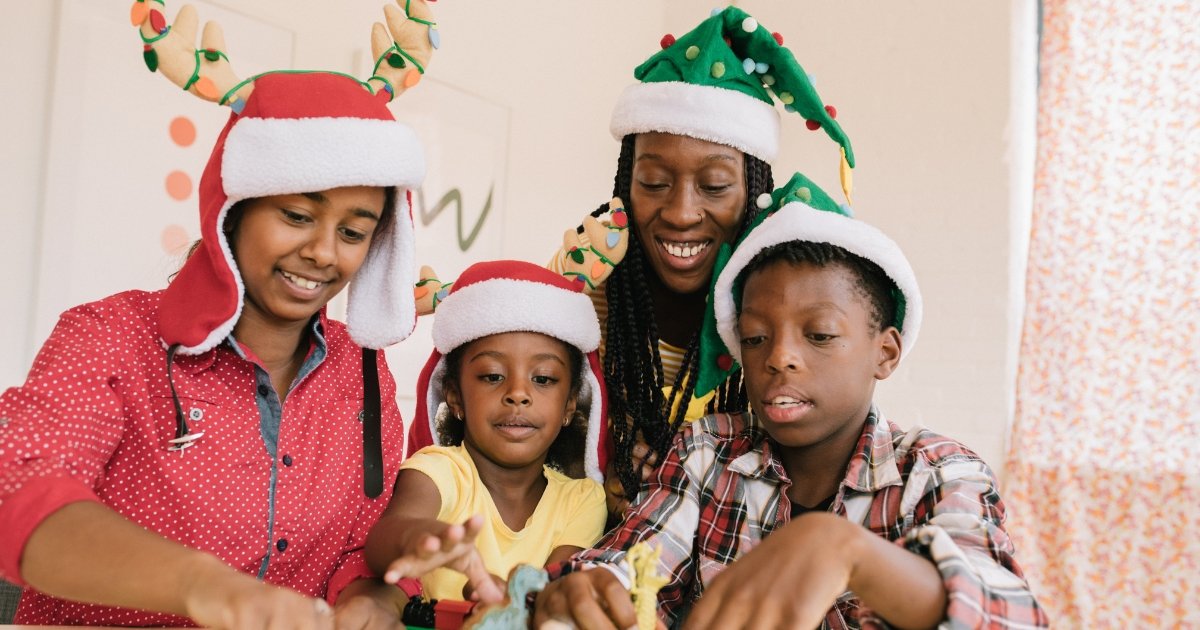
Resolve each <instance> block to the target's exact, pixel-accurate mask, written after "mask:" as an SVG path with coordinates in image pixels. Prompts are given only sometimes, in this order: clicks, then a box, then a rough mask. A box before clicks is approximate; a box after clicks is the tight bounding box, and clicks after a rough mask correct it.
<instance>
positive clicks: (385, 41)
mask: <svg viewBox="0 0 1200 630" xmlns="http://www.w3.org/2000/svg"><path fill="white" fill-rule="evenodd" d="M391 47H392V36H391V35H388V32H387V29H386V28H384V27H383V25H382V24H380V23H379V22H376V23H375V24H374V25H372V26H371V57H372V58H374V59H379V57H380V56H382V55H383V53H385V52H387V49H389V48H391Z"/></svg>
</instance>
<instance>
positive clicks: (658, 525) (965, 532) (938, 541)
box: [552, 409, 1048, 629]
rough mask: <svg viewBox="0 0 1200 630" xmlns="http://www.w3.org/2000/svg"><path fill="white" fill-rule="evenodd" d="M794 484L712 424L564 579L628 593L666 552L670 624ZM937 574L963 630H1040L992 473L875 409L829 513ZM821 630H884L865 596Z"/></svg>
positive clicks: (728, 418) (719, 423) (713, 419)
mask: <svg viewBox="0 0 1200 630" xmlns="http://www.w3.org/2000/svg"><path fill="white" fill-rule="evenodd" d="M790 485H791V482H790V481H789V480H788V478H787V474H786V472H785V471H784V469H783V465H782V464H781V463H780V461H779V460H778V459H777V458H776V457H775V456H774V454H773V452H772V444H771V442H770V441H769V440H768V439H767V435H766V432H765V431H764V430H763V429H762V428H761V427H760V426H757V425H756V423H755V421H754V419H753V416H752V415H750V414H744V415H743V414H737V415H728V414H714V415H710V416H706V417H705V418H703V419H702V420H700V421H698V422H694V423H689V424H687V425H685V426H684V427H683V428H682V429H681V430H680V432H679V433H677V434H676V436H675V440H674V442H673V444H672V448H671V451H670V452H669V453H668V455H667V457H666V459H665V461H664V462H663V463H662V465H660V466H659V468H658V471H657V472H656V474H655V476H654V477H652V478H651V480H650V481H649V482H647V485H646V486H644V487H643V490H642V492H641V494H640V495H639V496H638V501H637V503H635V504H634V505H633V506H631V507H630V508H629V510H627V511H626V513H625V518H624V521H623V522H622V523H621V524H620V526H618V527H617V528H616V529H614V530H612V531H611V532H609V533H608V534H607V535H606V536H605V537H604V538H603V539H601V541H600V542H599V543H597V545H596V547H595V548H593V549H589V550H585V551H582V552H580V553H579V554H576V555H575V557H574V558H572V560H571V561H570V563H569V564H567V565H565V566H563V565H560V566H558V567H555V568H554V570H552V575H556V574H558V573H559V572H563V571H570V570H576V569H580V568H584V567H588V566H604V567H605V568H608V569H610V570H612V571H613V573H614V574H615V575H616V576H617V577H618V579H620V580H621V581H622V582H623V583H625V585H626V587H628V586H629V584H628V578H627V575H628V573H627V570H628V567H627V566H626V564H625V562H624V557H625V552H626V550H628V549H629V548H630V547H632V546H633V545H634V544H636V543H638V542H641V541H646V542H648V543H649V544H650V545H651V546H652V547H655V548H658V549H661V550H662V556H661V558H660V560H659V573H660V574H662V575H665V576H669V577H670V582H668V583H667V585H666V586H664V587H663V588H662V590H660V591H659V593H658V610H659V615H660V617H661V618H662V620H663V621H664V622H666V623H667V625H668V626H674V625H677V624H678V623H679V622H680V621H682V620H683V618H684V617H685V616H686V615H687V611H688V610H689V609H690V607H691V604H692V602H694V601H695V600H696V599H697V598H699V597H700V595H701V594H702V593H703V592H704V589H705V587H706V585H708V584H710V583H711V582H712V580H713V578H715V577H716V576H717V575H718V574H719V573H720V572H721V571H722V570H724V568H725V567H726V566H727V565H729V564H730V563H731V562H733V561H734V560H736V559H737V558H738V557H739V556H741V555H743V554H745V553H747V552H748V551H750V550H751V549H752V548H754V546H755V545H757V544H758V542H759V541H761V540H762V539H763V538H765V537H766V536H768V535H770V534H771V532H773V531H774V530H776V529H777V528H779V527H782V526H783V525H785V524H787V522H788V521H789V520H790V518H791V503H790V501H789V500H788V497H787V490H788V487H789V486H790ZM829 511H830V512H833V513H834V514H837V515H839V516H842V517H845V518H847V519H850V520H852V521H854V522H857V523H861V524H862V525H863V526H864V527H866V528H867V529H869V530H871V531H872V532H874V533H875V534H876V535H878V536H881V537H883V538H885V539H887V540H889V541H894V542H895V543H896V544H898V545H903V546H904V547H906V548H907V549H909V550H910V551H912V552H914V553H917V554H920V555H922V556H924V557H926V558H928V559H929V560H930V561H931V562H933V563H934V564H935V565H936V566H937V569H938V571H939V572H940V573H941V575H942V580H943V584H944V585H945V588H946V592H947V602H948V604H947V608H946V618H945V619H944V620H943V624H942V627H951V628H968V627H969V628H977V627H984V628H1040V627H1046V626H1047V625H1048V621H1047V619H1046V615H1045V613H1044V611H1043V610H1042V609H1041V607H1040V606H1039V605H1038V603H1037V601H1036V600H1035V599H1034V597H1033V594H1032V593H1031V592H1030V590H1029V587H1028V585H1027V583H1026V582H1025V579H1024V577H1023V576H1022V573H1021V569H1020V567H1019V566H1018V565H1017V563H1016V560H1015V559H1014V557H1013V553H1014V549H1013V545H1012V543H1011V541H1010V540H1009V537H1008V534H1007V532H1005V530H1004V525H1003V524H1004V518H1005V515H1004V505H1003V503H1002V502H1001V500H1000V495H999V493H998V492H997V490H996V481H995V478H994V477H993V475H992V472H991V470H990V469H989V468H988V466H987V464H985V463H984V462H983V460H981V459H980V458H979V457H978V456H977V455H975V454H974V453H972V452H971V451H970V450H968V449H967V448H966V447H964V446H963V445H962V444H960V443H958V442H956V441H954V440H951V439H949V438H945V437H942V436H940V435H937V434H935V433H933V432H931V431H928V430H926V429H922V428H920V427H917V428H913V429H911V430H909V431H903V430H901V429H900V428H899V427H898V426H896V425H894V424H892V423H891V422H889V421H888V420H886V419H884V418H882V417H881V416H879V415H878V412H877V411H876V410H874V409H872V411H871V413H870V414H869V415H868V417H867V419H866V422H865V423H864V426H863V432H862V435H861V436H860V438H859V441H858V445H857V446H856V447H855V450H854V453H853V455H852V456H851V458H850V461H849V464H848V466H847V469H846V473H845V476H844V477H843V479H842V482H841V484H840V485H839V488H838V491H837V494H836V495H835V496H834V500H833V503H832V505H831V506H830V509H829ZM821 627H822V628H835V629H841V628H885V627H888V626H887V624H886V622H884V621H883V620H882V619H880V618H879V617H878V616H876V615H875V614H874V613H873V612H872V611H871V610H870V609H868V608H867V607H866V606H865V605H864V604H863V603H862V602H861V601H860V600H859V599H858V598H857V597H856V596H855V595H854V594H853V593H851V592H846V593H844V594H842V596H841V597H840V598H839V599H838V601H837V603H836V604H835V605H834V607H833V608H831V609H830V610H829V613H828V614H827V615H826V618H825V620H824V622H823V623H822V625H821Z"/></svg>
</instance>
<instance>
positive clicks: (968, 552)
mask: <svg viewBox="0 0 1200 630" xmlns="http://www.w3.org/2000/svg"><path fill="white" fill-rule="evenodd" d="M948 459H949V463H943V464H941V465H929V464H926V463H924V462H922V463H919V464H918V465H917V466H915V467H914V469H913V471H912V473H910V475H909V483H908V487H907V488H906V493H905V494H906V495H908V496H906V497H905V499H908V498H909V496H912V497H914V498H915V497H917V496H919V497H920V498H919V499H917V500H916V502H915V507H914V509H913V510H912V512H911V514H912V516H911V521H910V522H912V523H914V525H915V526H914V527H912V529H910V530H909V531H908V532H907V533H906V535H905V536H904V537H903V538H901V539H899V540H898V541H897V543H899V544H902V545H904V546H905V547H906V548H908V549H909V550H910V551H912V552H914V553H917V554H920V555H922V556H925V557H926V558H929V560H930V561H932V562H933V563H934V564H935V565H937V569H938V572H939V573H941V575H942V583H943V584H944V585H945V588H946V598H947V606H946V618H945V619H944V620H943V622H942V624H941V627H943V628H1011V627H1023V628H1026V627H1027V628H1044V627H1048V626H1049V620H1048V618H1047V616H1046V613H1045V610H1043V609H1042V608H1041V606H1039V605H1038V602H1037V600H1036V599H1035V598H1034V596H1033V593H1032V592H1031V591H1030V589H1029V585H1028V583H1027V582H1026V581H1025V579H1024V576H1023V574H1022V572H1021V568H1020V567H1019V566H1018V565H1017V562H1016V559H1015V558H1014V557H1013V554H1014V549H1013V544H1012V541H1011V540H1009V537H1008V533H1007V532H1006V531H1005V530H1004V519H1005V514H1004V504H1003V503H1002V502H1001V500H1000V495H999V493H998V492H997V490H996V481H995V478H994V477H993V476H992V472H991V470H990V469H989V468H988V466H987V464H985V463H984V462H983V461H982V460H980V459H978V458H977V457H954V458H948ZM943 461H945V460H943ZM910 490H912V491H915V492H912V493H910V492H909V491H910ZM906 502H907V501H906ZM906 513H907V512H906ZM906 520H909V519H907V518H906Z"/></svg>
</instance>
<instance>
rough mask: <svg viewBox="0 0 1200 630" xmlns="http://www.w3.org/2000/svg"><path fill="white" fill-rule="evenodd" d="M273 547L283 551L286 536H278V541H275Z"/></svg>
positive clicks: (285, 545) (285, 544) (285, 547)
mask: <svg viewBox="0 0 1200 630" xmlns="http://www.w3.org/2000/svg"><path fill="white" fill-rule="evenodd" d="M275 548H276V549H278V550H280V551H284V550H286V549H287V539H286V538H280V539H279V542H277V543H275Z"/></svg>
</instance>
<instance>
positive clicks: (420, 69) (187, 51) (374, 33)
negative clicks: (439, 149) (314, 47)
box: [129, 0, 441, 113]
mask: <svg viewBox="0 0 1200 630" xmlns="http://www.w3.org/2000/svg"><path fill="white" fill-rule="evenodd" d="M403 2H404V8H403V9H401V8H399V7H395V6H392V5H385V6H384V9H383V10H384V19H385V22H386V23H387V26H386V27H385V26H384V25H383V24H380V23H378V22H376V23H375V24H374V25H373V26H372V28H371V50H372V54H373V55H374V56H375V58H376V62H375V68H374V71H373V72H372V75H371V77H370V78H368V79H367V80H366V81H362V82H361V83H362V84H363V85H364V86H365V87H367V89H369V90H370V91H371V92H372V93H376V92H378V91H379V90H383V91H385V92H387V93H388V96H389V100H391V98H394V97H395V95H396V94H399V93H401V92H403V91H404V90H406V89H408V88H411V87H413V86H414V85H416V84H417V83H419V82H420V80H421V76H422V75H424V74H425V68H426V66H427V65H428V64H429V59H430V57H431V56H432V51H433V49H436V48H438V47H439V46H440V45H441V34H440V33H439V31H438V30H437V22H435V21H434V20H433V12H432V11H431V10H430V9H429V6H428V5H427V4H426V2H425V0H403ZM164 9H165V2H164V0H134V2H133V5H132V7H131V8H130V12H129V19H130V22H131V23H132V24H133V26H136V27H138V32H139V34H140V35H141V38H142V45H143V49H142V56H143V59H144V60H145V62H146V67H147V68H149V69H150V71H151V72H159V71H161V73H162V74H163V76H165V77H167V78H168V79H169V80H170V81H171V82H172V83H174V84H175V85H178V86H179V87H181V88H183V90H184V91H187V92H191V93H192V94H194V95H196V96H198V97H200V98H202V99H204V100H206V101H211V102H215V103H218V104H221V105H229V107H230V108H231V109H232V110H233V111H234V112H235V113H241V111H242V108H244V107H245V105H246V99H248V98H249V97H250V93H251V92H252V91H253V89H254V80H255V79H257V78H258V77H251V78H250V79H246V80H244V81H243V80H240V79H238V78H237V75H235V74H234V72H233V68H232V65H231V63H230V61H229V57H228V56H227V54H226V52H225V35H224V33H223V32H222V30H221V27H220V25H219V24H217V23H216V22H207V23H206V24H205V25H204V32H203V34H202V35H201V38H200V42H201V43H200V47H199V48H197V47H196V46H195V41H196V27H197V24H198V18H197V14H196V10H195V8H194V7H192V6H191V5H184V6H182V7H181V8H180V9H179V14H178V15H176V16H175V23H174V24H168V23H167V21H166V18H165V17H164V15H163V10H164ZM401 42H404V45H403V46H401V44H400V43H401ZM385 61H386V63H385ZM355 80H357V79H355Z"/></svg>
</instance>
